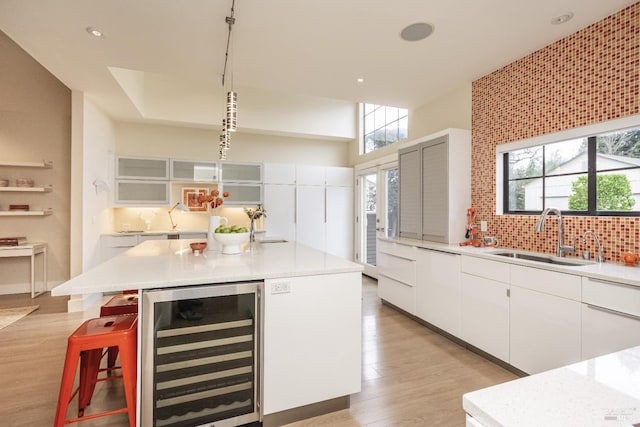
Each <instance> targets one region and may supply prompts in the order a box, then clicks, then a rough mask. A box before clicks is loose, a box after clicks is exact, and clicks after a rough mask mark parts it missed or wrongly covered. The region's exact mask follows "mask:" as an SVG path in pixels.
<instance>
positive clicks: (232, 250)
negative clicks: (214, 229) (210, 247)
mask: <svg viewBox="0 0 640 427" xmlns="http://www.w3.org/2000/svg"><path fill="white" fill-rule="evenodd" d="M249 234H250V233H213V238H214V239H216V241H217V242H220V244H221V245H222V253H223V254H239V253H240V252H242V249H241V247H240V246H241V245H242V244H243V243H244V242H246V241H247V240H249Z"/></svg>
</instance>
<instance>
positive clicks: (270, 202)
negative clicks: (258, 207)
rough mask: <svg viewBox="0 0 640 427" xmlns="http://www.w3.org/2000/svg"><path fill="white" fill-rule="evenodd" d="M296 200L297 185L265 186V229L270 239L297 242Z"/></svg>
mask: <svg viewBox="0 0 640 427" xmlns="http://www.w3.org/2000/svg"><path fill="white" fill-rule="evenodd" d="M295 199H296V186H295V185H280V184H265V185H264V209H265V210H266V212H267V216H266V218H265V219H264V228H265V230H266V235H267V236H268V237H282V238H283V239H286V240H288V241H290V242H293V241H295V240H296V218H295V214H296V212H295Z"/></svg>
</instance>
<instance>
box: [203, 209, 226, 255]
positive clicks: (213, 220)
mask: <svg viewBox="0 0 640 427" xmlns="http://www.w3.org/2000/svg"><path fill="white" fill-rule="evenodd" d="M228 223H229V221H228V220H227V218H225V217H223V216H210V217H209V230H208V231H207V250H208V251H219V250H220V249H221V245H220V243H219V242H218V241H217V240H216V239H214V238H213V233H214V232H215V230H216V228H218V227H219V226H220V224H224V225H227V224H228Z"/></svg>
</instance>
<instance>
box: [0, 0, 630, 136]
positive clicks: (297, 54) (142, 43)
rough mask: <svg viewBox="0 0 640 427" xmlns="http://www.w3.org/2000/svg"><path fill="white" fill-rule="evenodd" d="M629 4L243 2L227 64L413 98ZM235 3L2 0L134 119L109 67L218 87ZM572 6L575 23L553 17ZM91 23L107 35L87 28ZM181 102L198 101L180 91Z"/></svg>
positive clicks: (12, 25) (102, 100) (351, 95)
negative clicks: (424, 33)
mask: <svg viewBox="0 0 640 427" xmlns="http://www.w3.org/2000/svg"><path fill="white" fill-rule="evenodd" d="M633 3H635V1H630V0H606V1H603V0H536V1H531V0H456V1H452V0H394V1H389V0H315V1H312V0H237V1H236V4H235V17H236V25H235V26H234V27H233V33H232V34H233V35H232V40H233V46H232V47H233V48H232V68H231V70H232V73H233V81H234V86H235V87H236V88H237V87H242V88H243V90H251V88H257V89H260V90H261V91H265V90H268V91H279V92H281V93H287V94H292V95H295V96H313V97H322V98H330V99H337V100H345V101H353V102H362V101H363V102H369V103H376V104H383V105H393V106H401V107H407V108H414V107H418V106H421V105H424V104H426V103H428V102H429V101H430V100H432V99H435V98H437V97H439V96H441V95H443V94H445V93H446V92H447V91H450V90H451V89H454V88H457V87H459V86H460V85H462V84H464V83H469V82H471V81H473V80H475V79H477V78H479V77H481V76H483V75H486V74H488V73H490V72H492V71H494V70H496V69H498V68H500V67H502V66H504V65H506V64H508V63H510V62H513V61H514V60H516V59H518V58H521V57H523V56H525V55H527V54H529V53H531V52H534V51H536V50H538V49H540V48H542V47H544V46H546V45H548V44H550V43H552V42H553V41H555V40H558V39H561V38H562V37H564V36H566V35H568V34H571V33H573V32H575V31H577V30H579V29H581V28H584V27H586V26H588V25H589V24H591V23H594V22H596V21H599V20H600V19H602V18H604V17H606V16H609V15H611V14H612V13H614V12H616V11H618V10H620V9H622V8H624V7H626V6H628V5H631V4H633ZM230 7H231V0H0V30H2V31H3V32H5V33H6V34H7V35H8V36H9V37H10V38H12V39H13V40H14V41H15V42H16V43H18V44H19V45H20V46H21V47H22V48H23V49H25V50H26V51H27V52H29V53H30V54H31V55H32V56H33V57H34V58H35V59H36V60H38V61H39V62H40V63H41V64H43V65H44V66H45V67H46V68H47V69H48V70H49V71H51V72H52V73H53V74H54V75H55V76H57V77H58V78H59V79H60V80H61V81H62V82H63V83H64V84H66V85H67V86H68V87H69V88H71V89H74V90H80V91H84V92H85V93H86V95H87V96H88V97H89V98H90V99H91V100H92V101H93V102H94V103H96V104H97V105H98V106H99V107H101V108H102V109H103V110H104V111H105V112H106V113H107V114H109V115H110V116H112V117H114V118H117V119H121V120H131V121H139V120H144V118H145V114H144V112H143V111H141V109H142V108H140V103H138V107H139V108H136V107H135V106H134V105H135V103H134V102H132V101H131V98H130V97H131V94H129V96H127V94H126V93H125V91H124V90H123V89H122V86H120V85H119V84H118V83H117V82H116V79H115V78H114V75H113V74H112V73H111V72H110V71H109V68H108V67H112V68H124V69H128V70H136V71H141V72H144V73H149V75H155V76H158V75H161V76H164V78H163V82H164V85H165V86H167V88H166V90H167V92H169V93H171V90H173V91H174V92H173V93H175V92H176V91H180V90H182V89H180V88H181V87H200V88H202V90H203V93H207V92H208V91H209V90H211V91H216V90H220V91H221V89H220V88H221V83H220V76H221V74H222V69H223V60H224V51H225V44H226V36H227V27H226V24H225V16H227V15H229V10H230ZM567 11H571V12H573V13H574V15H575V16H574V18H573V19H572V20H571V21H569V22H568V23H565V24H563V25H551V23H550V21H551V19H552V18H554V17H556V16H558V15H560V14H562V13H564V12H567ZM415 22H429V23H432V24H433V26H434V28H435V30H434V33H433V34H432V35H431V36H430V37H429V38H427V39H425V40H422V41H418V42H405V41H403V40H401V39H400V37H399V33H400V31H401V30H402V29H403V28H404V27H405V26H407V25H409V24H412V23H415ZM87 26H94V27H97V28H99V29H100V30H101V31H103V32H104V34H105V37H104V38H102V39H97V38H94V37H91V36H89V35H88V34H87V32H86V31H85V28H86V27H87ZM144 73H139V74H141V75H144ZM358 77H363V78H364V79H365V82H364V83H357V82H356V78H358ZM171 82H174V83H175V87H168V86H174V85H173V84H172V83H171ZM134 98H135V97H134ZM145 102H146V103H150V102H152V101H151V97H149V99H146V100H144V102H142V104H144V103H145ZM147 107H151V105H147ZM182 108H183V109H184V110H185V111H188V109H189V108H193V109H196V108H201V105H199V104H198V103H194V105H193V106H190V105H189V103H188V102H184V100H183V107H182ZM165 120H167V119H166V118H165ZM176 120H178V119H176ZM180 120H182V121H184V117H182V118H180ZM167 121H171V118H168V120H167ZM196 121H197V120H196ZM196 121H194V125H197V123H195V122H196ZM202 124H203V125H206V124H207V123H202Z"/></svg>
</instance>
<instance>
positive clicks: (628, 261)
mask: <svg viewBox="0 0 640 427" xmlns="http://www.w3.org/2000/svg"><path fill="white" fill-rule="evenodd" d="M622 261H624V265H626V266H629V267H632V266H633V265H634V264H635V263H637V262H638V255H636V254H634V253H632V252H625V253H623V254H622Z"/></svg>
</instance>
